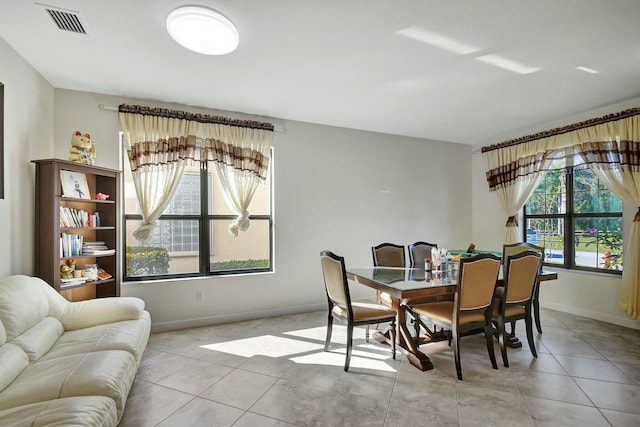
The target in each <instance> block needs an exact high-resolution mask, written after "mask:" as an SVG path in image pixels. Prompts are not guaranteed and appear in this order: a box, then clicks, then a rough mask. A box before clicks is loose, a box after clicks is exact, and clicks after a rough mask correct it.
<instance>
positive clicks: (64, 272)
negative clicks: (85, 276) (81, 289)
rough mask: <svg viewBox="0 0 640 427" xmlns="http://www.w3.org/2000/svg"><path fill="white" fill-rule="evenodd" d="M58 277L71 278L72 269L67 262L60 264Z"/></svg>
mask: <svg viewBox="0 0 640 427" xmlns="http://www.w3.org/2000/svg"><path fill="white" fill-rule="evenodd" d="M60 278H61V279H71V278H73V269H72V268H71V267H69V266H68V265H67V264H62V265H61V266H60Z"/></svg>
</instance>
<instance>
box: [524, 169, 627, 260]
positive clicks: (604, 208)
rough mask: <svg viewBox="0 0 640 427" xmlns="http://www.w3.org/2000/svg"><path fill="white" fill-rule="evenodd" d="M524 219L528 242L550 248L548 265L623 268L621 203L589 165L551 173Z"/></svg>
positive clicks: (531, 203) (531, 200)
mask: <svg viewBox="0 0 640 427" xmlns="http://www.w3.org/2000/svg"><path fill="white" fill-rule="evenodd" d="M525 221H526V229H527V235H526V237H527V240H529V239H530V238H531V239H533V240H535V241H538V242H539V245H541V246H544V247H545V248H547V249H548V250H549V251H548V253H547V258H548V259H547V260H548V262H550V263H559V264H564V265H565V266H566V267H568V268H574V266H577V267H588V268H589V267H590V268H596V269H605V270H618V271H619V270H622V260H623V253H622V250H623V239H622V201H621V200H620V199H619V198H618V197H616V196H615V195H614V194H613V193H612V192H611V191H610V190H609V189H608V188H607V187H606V186H605V185H604V184H603V183H602V182H600V180H599V179H598V178H597V177H596V176H595V174H594V173H593V172H592V171H591V170H590V169H589V168H588V167H585V166H578V167H575V168H568V169H557V170H552V171H549V172H548V173H547V174H546V175H545V177H544V179H543V180H542V182H541V183H540V185H539V186H538V188H537V189H536V190H535V192H534V193H533V194H532V195H531V197H530V198H529V200H527V203H526V206H525ZM565 245H571V247H572V252H571V253H572V254H573V258H574V259H572V260H567V259H566V255H567V248H566V246H565ZM588 254H592V255H588Z"/></svg>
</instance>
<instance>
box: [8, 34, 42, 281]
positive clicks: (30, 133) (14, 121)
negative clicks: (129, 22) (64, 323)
mask: <svg viewBox="0 0 640 427" xmlns="http://www.w3.org/2000/svg"><path fill="white" fill-rule="evenodd" d="M0 64H2V65H0V82H2V83H4V85H5V90H4V168H5V172H4V180H5V181H4V185H5V197H4V199H3V200H0V236H2V241H3V242H2V245H0V259H1V260H2V261H1V262H0V277H4V276H8V275H11V274H28V275H30V274H33V273H34V263H33V257H34V250H33V248H34V246H33V239H34V234H33V233H34V209H35V208H34V200H35V195H34V185H35V166H34V165H33V163H31V160H34V159H43V158H51V157H52V151H53V150H52V147H53V110H54V105H53V103H54V90H53V88H52V87H51V86H50V85H49V84H48V83H47V82H46V81H45V80H44V79H43V78H42V77H41V76H40V75H39V74H38V73H36V72H35V71H34V70H33V69H32V68H31V66H29V65H28V64H27V63H26V62H25V61H24V60H23V59H22V57H20V56H19V55H18V54H17V53H16V52H15V51H14V50H13V49H12V48H11V47H9V45H7V44H6V43H5V41H4V40H3V39H1V38H0Z"/></svg>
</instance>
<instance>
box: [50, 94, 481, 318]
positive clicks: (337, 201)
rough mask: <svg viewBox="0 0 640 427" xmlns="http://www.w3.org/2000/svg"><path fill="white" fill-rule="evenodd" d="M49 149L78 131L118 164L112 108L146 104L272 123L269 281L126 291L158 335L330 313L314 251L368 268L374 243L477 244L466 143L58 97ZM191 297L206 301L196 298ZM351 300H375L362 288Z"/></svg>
mask: <svg viewBox="0 0 640 427" xmlns="http://www.w3.org/2000/svg"><path fill="white" fill-rule="evenodd" d="M55 101H56V102H55V110H56V123H55V135H56V141H55V146H54V154H55V156H56V157H61V158H66V156H67V152H68V147H69V141H70V138H71V134H72V132H73V131H74V130H76V129H78V130H81V131H82V132H83V133H84V132H88V133H90V134H91V136H92V137H93V139H95V141H96V144H97V148H96V149H97V158H96V163H97V164H98V165H100V166H105V167H111V168H117V167H118V158H117V138H118V131H119V130H120V126H119V124H118V119H117V113H115V112H111V111H105V110H100V109H98V104H104V105H107V106H117V105H118V104H120V103H123V102H125V103H130V104H141V105H150V106H159V107H169V108H174V109H181V110H188V111H192V112H206V113H209V114H222V115H226V116H229V117H238V118H252V119H257V120H266V121H270V122H272V123H274V124H276V125H277V126H282V127H284V128H286V131H285V132H276V133H275V136H274V160H275V161H274V168H275V169H274V171H275V177H274V186H275V243H276V247H275V272H274V273H273V274H263V275H253V276H251V275H248V276H231V277H215V278H204V279H195V280H194V279H191V280H174V281H167V282H153V283H129V284H123V287H122V294H123V295H125V296H139V297H141V298H143V299H144V300H145V302H146V304H147V307H148V308H149V310H150V311H151V315H152V319H153V323H154V329H155V330H159V329H168V328H175V327H182V326H189V325H197V324H207V323H211V322H220V321H227V320H231V319H242V318H249V317H255V316H261V315H269V314H277V313H286V312H293V311H302V310H308V309H316V308H324V307H325V306H326V296H325V294H324V285H323V282H322V275H321V271H320V262H319V253H320V251H321V250H323V249H330V250H332V251H334V252H336V253H338V254H339V255H342V256H344V257H345V258H346V260H347V263H348V264H351V265H371V262H372V261H371V249H370V248H371V246H373V245H376V244H378V243H381V242H385V241H389V242H395V243H399V244H403V245H407V244H409V243H412V242H414V241H417V240H427V241H434V242H437V243H439V244H440V245H441V246H445V247H456V248H466V247H467V245H468V244H469V242H470V241H471V240H470V237H471V222H470V216H471V188H470V187H469V182H470V180H471V147H470V146H468V145H460V144H450V143H443V142H436V141H426V140H419V139H414V138H406V137H399V136H392V135H384V134H378V133H371V132H363V131H357V130H350V129H343V128H336V127H329V126H320V125H313V124H308V123H301V122H295V121H286V120H279V119H268V118H264V117H252V116H246V115H239V114H234V113H231V112H224V111H223V112H220V111H217V110H203V109H198V108H193V107H185V106H182V105H177V104H165V103H159V102H151V101H144V100H134V99H124V98H118V97H112V96H107V95H97V94H90V93H82V92H74V91H67V90H56V98H55ZM196 291H201V292H202V294H203V298H202V300H201V301H197V302H196V298H195V295H196ZM353 292H354V297H361V296H365V295H370V294H371V291H370V290H369V289H367V288H364V287H357V288H356V289H354V291H353Z"/></svg>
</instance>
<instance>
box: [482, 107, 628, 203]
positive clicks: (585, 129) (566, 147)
mask: <svg viewBox="0 0 640 427" xmlns="http://www.w3.org/2000/svg"><path fill="white" fill-rule="evenodd" d="M637 141H640V108H631V109H628V110H624V111H621V112H619V113H616V114H609V115H607V116H603V117H599V118H594V119H590V120H587V121H584V122H579V123H574V124H572V125H568V126H564V127H561V128H556V129H552V130H548V131H545V132H540V133H537V134H533V135H528V136H524V137H521V138H517V139H513V140H511V141H505V142H502V143H499V144H494V145H490V146H486V147H482V154H483V157H484V158H485V160H486V163H487V167H488V168H487V173H486V179H487V183H488V184H489V189H490V190H491V191H495V190H496V189H498V188H502V187H504V186H508V185H511V184H512V183H513V182H515V181H517V180H520V179H522V178H524V177H531V176H534V175H536V174H538V173H540V172H542V171H545V170H549V169H555V168H557V167H558V164H559V163H558V160H567V162H565V163H564V164H565V165H569V164H580V163H592V162H595V161H596V159H599V160H597V161H598V162H602V161H604V160H603V159H609V160H612V156H617V158H616V160H615V162H614V163H616V164H618V165H619V164H621V162H620V160H621V159H620V158H619V157H620V156H622V157H623V159H624V161H623V163H622V164H629V165H632V166H640V156H638V147H637V146H636V144H637Z"/></svg>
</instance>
